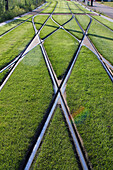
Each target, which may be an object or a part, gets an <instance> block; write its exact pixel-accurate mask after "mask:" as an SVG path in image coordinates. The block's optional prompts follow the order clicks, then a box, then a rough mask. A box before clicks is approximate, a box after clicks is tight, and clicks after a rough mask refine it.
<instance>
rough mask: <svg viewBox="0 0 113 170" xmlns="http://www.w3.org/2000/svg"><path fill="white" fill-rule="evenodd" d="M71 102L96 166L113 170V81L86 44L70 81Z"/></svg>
mask: <svg viewBox="0 0 113 170" xmlns="http://www.w3.org/2000/svg"><path fill="white" fill-rule="evenodd" d="M66 92H67V102H68V106H69V107H70V110H71V113H72V116H73V117H74V120H75V122H76V125H77V128H78V131H79V133H80V135H81V137H82V139H83V142H84V145H85V148H86V150H87V152H88V156H89V159H90V161H91V163H92V165H93V168H94V169H112V164H113V162H112V161H113V160H112V157H113V152H112V145H113V139H112V132H113V123H112V122H113V117H112V113H113V84H112V82H111V80H110V79H109V77H108V75H107V73H106V72H105V70H104V69H103V67H102V65H101V64H100V62H99V60H98V59H97V57H96V56H95V55H94V54H93V53H92V52H91V51H89V50H88V49H86V47H83V48H82V50H81V52H80V55H79V56H78V59H77V62H76V64H75V67H74V69H73V71H72V74H71V77H70V79H69V81H68V83H67V89H66Z"/></svg>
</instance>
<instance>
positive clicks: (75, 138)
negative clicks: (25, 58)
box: [25, 41, 88, 170]
mask: <svg viewBox="0 0 113 170" xmlns="http://www.w3.org/2000/svg"><path fill="white" fill-rule="evenodd" d="M40 42H41V41H40ZM40 46H41V50H42V53H43V56H44V59H45V62H46V65H47V68H48V70H49V73H50V76H51V79H52V81H53V84H54V85H55V86H56V89H55V95H58V99H59V98H60V101H61V106H62V108H63V111H64V115H65V118H66V120H67V124H68V126H69V129H70V132H71V135H72V138H73V140H74V144H75V147H76V150H77V153H78V155H79V159H80V161H81V164H82V167H83V169H84V170H87V169H88V166H87V163H86V160H85V159H84V155H83V154H82V150H81V148H80V146H79V143H78V140H77V137H76V135H75V133H74V129H73V127H72V125H71V122H70V121H69V116H68V114H67V108H66V106H64V101H63V99H62V92H61V91H60V89H61V88H62V86H61V84H62V83H60V85H58V79H57V77H56V74H55V73H54V70H53V68H52V65H51V62H50V61H49V58H48V56H47V54H46V51H45V49H44V47H43V44H42V42H41V44H40ZM62 81H63V80H62ZM57 103H58V100H57ZM57 103H55V107H56V105H57ZM55 107H54V109H53V112H54V110H55ZM53 112H52V113H51V112H50V114H49V116H48V118H47V120H46V123H45V125H44V127H43V130H42V132H41V134H40V136H39V138H38V139H37V142H36V144H35V146H34V149H33V152H32V153H31V155H30V158H29V160H28V162H27V164H26V167H25V170H28V169H29V168H30V167H31V164H32V162H33V160H34V157H35V155H36V152H37V150H38V148H39V146H40V143H41V141H42V139H43V136H44V134H45V132H46V129H47V127H48V124H49V122H50V120H51V117H52V114H53Z"/></svg>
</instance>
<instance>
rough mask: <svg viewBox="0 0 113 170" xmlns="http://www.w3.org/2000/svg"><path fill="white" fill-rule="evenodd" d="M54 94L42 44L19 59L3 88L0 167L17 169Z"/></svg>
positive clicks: (0, 117) (0, 100)
mask: <svg viewBox="0 0 113 170" xmlns="http://www.w3.org/2000/svg"><path fill="white" fill-rule="evenodd" d="M52 94H53V88H52V83H51V80H50V76H49V74H48V70H47V67H46V65H45V61H44V59H43V56H42V53H41V50H40V47H39V46H38V47H36V48H35V49H33V50H32V51H31V52H29V53H28V54H27V56H25V58H24V59H23V60H22V61H21V62H20V64H19V65H18V67H17V68H16V70H15V71H14V72H13V74H12V76H11V77H10V79H9V80H8V82H7V83H6V85H5V86H4V88H3V89H2V91H1V92H0V169H18V168H19V165H20V162H21V161H22V159H23V158H24V156H25V154H26V152H27V150H28V148H29V145H30V144H31V142H32V140H33V137H34V135H35V133H36V130H37V128H38V126H39V124H40V122H41V121H42V119H43V117H44V115H45V113H46V110H47V108H48V106H49V104H50V101H51V98H52Z"/></svg>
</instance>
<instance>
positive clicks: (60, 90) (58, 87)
mask: <svg viewBox="0 0 113 170" xmlns="http://www.w3.org/2000/svg"><path fill="white" fill-rule="evenodd" d="M54 10H55V9H54ZM52 14H53V12H52V13H51V14H50V16H49V17H48V18H47V20H46V22H47V21H48V19H49V18H52ZM73 15H74V14H73V13H72V17H73ZM33 21H34V18H33ZM46 22H45V23H44V24H43V25H42V27H41V28H40V30H37V29H36V27H35V26H34V30H35V36H34V37H36V36H37V37H38V39H39V43H38V44H37V45H40V47H41V50H42V53H43V56H44V60H45V63H46V66H47V69H48V71H49V74H50V77H51V80H52V83H53V88H54V93H55V94H54V101H53V103H52V107H51V110H50V112H49V114H48V117H47V119H46V120H45V122H44V124H43V127H42V130H41V133H40V135H39V137H38V139H37V141H36V143H35V145H34V147H33V150H32V152H31V155H30V157H29V159H28V161H27V164H26V166H25V170H28V169H30V167H31V165H32V162H33V160H34V158H35V155H36V153H37V150H38V149H39V147H40V145H41V142H42V139H43V137H44V135H45V132H46V130H47V128H48V125H49V123H50V121H51V118H52V116H53V114H54V110H55V108H56V106H57V104H58V101H59V100H60V105H61V108H62V110H63V113H64V116H65V119H66V122H67V125H68V127H69V131H70V134H71V136H72V138H73V142H74V146H75V148H76V151H77V154H78V156H79V160H80V162H81V166H82V168H83V169H84V170H87V169H91V165H90V162H89V160H88V158H87V154H86V152H85V151H84V147H83V144H82V142H81V138H80V136H79V134H78V131H77V129H76V127H75V125H74V123H73V121H72V123H71V122H70V117H71V115H70V111H69V108H68V106H67V102H66V99H65V97H64V92H65V86H66V83H67V81H68V79H69V77H70V75H71V72H72V69H73V67H74V65H75V62H76V60H77V57H78V55H79V53H80V50H81V48H82V46H83V41H84V39H85V37H87V32H88V30H89V28H90V25H91V22H92V20H90V22H89V24H88V26H87V29H86V31H84V30H82V31H83V38H82V40H81V41H79V46H78V49H77V50H76V53H75V55H74V56H73V58H72V60H71V62H70V64H69V66H68V68H67V70H66V72H65V75H64V77H63V79H62V80H61V82H60V83H59V80H58V79H57V76H56V74H55V72H54V69H53V67H52V64H51V62H50V60H49V57H48V56H47V53H46V50H45V48H44V46H43V43H44V40H45V39H43V40H41V39H40V37H39V35H40V31H41V29H43V27H44V25H45V24H46ZM34 25H35V23H34ZM57 25H59V24H58V23H57ZM63 25H64V24H63ZM63 25H62V26H61V25H59V28H58V29H60V28H62V29H63V30H64V31H65V29H64V28H63ZM80 27H81V25H80ZM81 28H82V27H81ZM58 29H56V31H57V30H58ZM53 32H54V31H53ZM66 32H68V31H66ZM52 34H53V33H51V34H50V35H52ZM50 35H49V36H50ZM46 38H47V37H46ZM87 38H88V37H87ZM26 49H27V48H26ZM24 52H25V50H24V51H23V52H22V54H21V55H20V56H21V57H19V58H18V59H17V60H16V61H15V63H13V64H15V65H14V66H13V68H12V70H11V72H13V71H14V70H15V68H16V67H17V65H18V64H19V62H20V61H21V60H22V59H23V57H24V56H25V55H26V54H25V55H23V54H24ZM11 72H10V73H11ZM11 74H12V73H11ZM9 77H10V74H9ZM4 85H5V84H4ZM2 88H3V87H2ZM0 90H1V89H0Z"/></svg>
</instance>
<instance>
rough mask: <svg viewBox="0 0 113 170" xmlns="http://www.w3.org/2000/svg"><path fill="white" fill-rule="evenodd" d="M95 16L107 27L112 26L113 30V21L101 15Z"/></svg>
mask: <svg viewBox="0 0 113 170" xmlns="http://www.w3.org/2000/svg"><path fill="white" fill-rule="evenodd" d="M93 18H95V19H97V20H98V21H100V22H101V23H103V24H104V25H106V26H107V27H109V28H111V29H112V30H113V22H110V21H108V20H107V19H104V18H102V17H101V16H93Z"/></svg>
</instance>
